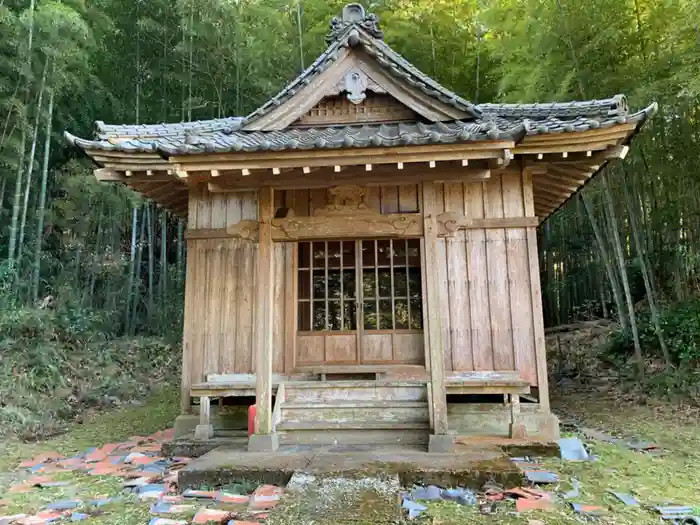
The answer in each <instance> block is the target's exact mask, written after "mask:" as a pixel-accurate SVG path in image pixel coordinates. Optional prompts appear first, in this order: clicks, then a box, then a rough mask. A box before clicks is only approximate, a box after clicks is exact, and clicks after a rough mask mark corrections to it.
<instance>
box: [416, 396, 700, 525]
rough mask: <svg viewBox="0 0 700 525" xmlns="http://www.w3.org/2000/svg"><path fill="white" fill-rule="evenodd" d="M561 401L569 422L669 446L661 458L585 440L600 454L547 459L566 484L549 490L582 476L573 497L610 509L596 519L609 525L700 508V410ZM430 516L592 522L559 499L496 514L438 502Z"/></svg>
mask: <svg viewBox="0 0 700 525" xmlns="http://www.w3.org/2000/svg"><path fill="white" fill-rule="evenodd" d="M554 406H555V410H556V412H557V413H558V415H559V416H560V417H561V418H562V419H565V418H567V417H575V418H576V419H577V420H578V421H580V423H581V424H582V425H586V426H588V427H591V428H598V429H600V430H604V431H606V432H607V433H617V434H618V435H620V436H621V437H623V436H624V437H626V438H631V439H634V438H638V439H643V440H645V441H649V442H653V443H655V444H657V445H659V446H661V447H663V449H664V450H665V451H666V455H664V456H663V457H657V456H652V455H648V454H645V453H640V452H635V451H633V450H629V449H627V448H626V447H624V446H622V445H614V444H606V443H602V442H597V441H590V440H585V441H586V442H587V443H588V444H589V446H590V447H591V449H592V452H593V453H594V454H595V455H596V456H598V460H597V461H594V462H586V463H572V462H563V461H561V460H559V459H556V458H552V459H545V460H544V461H543V464H544V465H545V466H546V467H547V468H549V469H551V470H553V471H555V472H557V473H558V474H559V475H560V478H561V483H560V484H559V485H553V486H551V487H549V489H550V490H552V491H561V492H566V491H568V490H570V489H571V485H570V484H569V482H570V480H571V479H572V478H576V479H577V480H579V482H580V483H581V494H580V497H578V498H575V499H574V501H576V502H579V503H584V504H589V505H598V506H602V507H604V509H605V515H604V516H602V517H600V518H597V519H593V521H595V522H597V523H601V524H610V525H612V524H615V525H633V524H634V525H639V524H647V523H648V524H652V523H660V517H659V515H658V513H655V512H654V510H653V508H652V507H653V506H655V505H659V504H678V505H687V506H690V507H695V508H696V509H697V507H700V491H699V490H698V487H700V431H698V426H697V425H698V423H697V422H698V414H697V412H695V411H693V410H689V409H684V408H683V407H676V406H669V405H667V404H662V403H658V404H653V405H645V406H637V405H634V404H631V403H622V402H620V400H619V399H618V398H616V397H613V396H609V397H605V396H601V395H600V394H595V395H594V394H590V395H584V394H575V395H569V396H560V397H559V398H558V399H555V403H554ZM611 490H612V491H616V492H627V493H630V494H632V495H634V496H635V498H636V499H637V500H638V501H639V502H640V503H641V504H642V505H641V506H640V507H627V506H625V505H624V504H622V503H621V502H620V501H618V500H617V499H616V498H615V497H614V496H613V495H612V494H610V492H609V491H611ZM696 514H697V512H696ZM425 521H426V522H427V523H430V524H431V525H457V524H459V525H463V524H491V523H501V524H505V525H510V524H512V525H516V524H517V525H527V524H530V523H532V522H535V523H536V522H537V521H540V522H542V523H544V524H546V525H565V524H578V523H581V522H582V521H585V520H584V519H582V517H581V516H579V515H576V514H574V512H573V511H572V509H571V507H570V506H569V505H568V504H567V503H566V502H564V501H559V502H557V503H556V506H555V510H554V511H547V512H541V511H537V512H535V511H533V512H528V513H523V514H517V513H516V512H515V507H514V505H513V504H512V503H511V504H510V505H509V504H505V505H503V504H502V505H500V506H497V512H496V514H494V515H484V514H480V512H479V509H478V508H476V507H459V506H457V505H453V504H450V503H438V504H433V505H430V509H429V514H428V517H427V518H426V520H425Z"/></svg>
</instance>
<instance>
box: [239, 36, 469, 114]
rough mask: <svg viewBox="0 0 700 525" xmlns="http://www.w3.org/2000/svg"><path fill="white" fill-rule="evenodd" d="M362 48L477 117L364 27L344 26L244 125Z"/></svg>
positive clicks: (397, 73)
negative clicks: (348, 53) (346, 50)
mask: <svg viewBox="0 0 700 525" xmlns="http://www.w3.org/2000/svg"><path fill="white" fill-rule="evenodd" d="M349 46H350V47H354V46H362V47H363V49H364V50H365V51H366V52H367V53H368V54H369V55H371V56H373V57H375V58H376V60H377V63H378V64H379V65H380V66H382V67H383V68H385V69H386V70H387V71H388V72H389V73H391V74H392V75H393V76H395V77H398V78H400V79H402V80H403V81H405V82H406V83H408V84H409V85H411V86H413V87H415V88H418V89H420V90H421V91H422V92H423V93H425V94H426V95H428V96H430V97H432V98H434V99H436V100H439V101H440V102H442V103H444V104H449V105H451V106H454V107H455V108H457V109H460V110H462V111H464V112H465V113H467V114H468V115H470V116H472V117H478V116H480V113H481V112H480V111H479V109H478V108H477V107H476V106H475V105H474V104H472V103H471V102H469V101H467V100H465V99H463V98H462V97H460V96H459V95H457V94H456V93H453V92H452V91H450V90H449V89H447V88H445V87H443V86H441V85H440V84H439V83H437V82H436V81H435V80H433V79H432V78H430V77H429V76H428V75H426V74H424V73H422V72H421V71H419V70H418V69H417V68H416V67H415V66H413V65H412V64H411V63H410V62H409V61H408V60H406V59H405V58H403V57H402V56H401V55H399V54H398V53H397V52H396V51H394V50H393V49H391V48H390V47H389V46H388V45H387V44H386V43H385V42H384V41H383V40H381V39H379V38H376V36H373V35H372V34H371V32H370V31H368V30H367V28H366V27H363V25H362V24H360V23H350V24H345V25H344V26H343V28H342V29H341V30H340V31H339V32H338V34H337V35H336V36H334V40H332V41H331V44H330V46H329V47H328V49H326V51H325V52H324V53H323V54H321V56H319V57H318V58H317V59H316V61H315V62H314V63H313V64H311V66H309V67H308V68H306V70H304V71H303V72H302V73H301V75H299V76H298V77H297V78H295V79H294V80H293V81H292V82H290V83H289V84H288V85H287V86H286V87H285V88H284V89H282V91H280V92H279V93H278V94H277V95H275V96H274V97H273V98H272V99H270V100H269V101H268V102H266V103H265V104H263V105H262V106H260V107H259V108H258V109H256V110H255V111H253V112H252V113H251V114H250V115H248V116H247V117H246V118H245V123H246V124H247V123H250V122H252V121H254V120H256V119H258V118H260V117H262V116H263V115H266V114H267V113H269V112H270V111H272V110H273V109H274V108H276V107H278V106H280V105H282V104H284V103H285V102H286V101H287V100H289V99H290V98H292V97H293V96H294V95H295V94H296V93H297V92H298V91H299V90H300V89H302V88H303V87H305V86H306V85H307V84H309V83H311V82H312V81H313V80H314V79H315V78H316V77H318V76H319V75H320V74H321V73H323V72H324V71H325V70H326V69H328V68H329V67H330V66H331V65H332V64H333V62H335V61H336V60H337V59H338V58H340V57H341V55H342V49H343V48H346V47H349Z"/></svg>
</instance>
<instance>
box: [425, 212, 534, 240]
mask: <svg viewBox="0 0 700 525" xmlns="http://www.w3.org/2000/svg"><path fill="white" fill-rule="evenodd" d="M437 223H438V235H439V236H440V237H449V236H452V235H454V234H455V232H457V231H459V230H474V229H476V230H478V229H493V228H530V227H536V226H539V224H540V222H539V220H538V219H537V217H504V218H493V219H474V218H471V217H467V216H466V215H461V214H459V213H455V212H447V213H441V214H439V215H438V216H437Z"/></svg>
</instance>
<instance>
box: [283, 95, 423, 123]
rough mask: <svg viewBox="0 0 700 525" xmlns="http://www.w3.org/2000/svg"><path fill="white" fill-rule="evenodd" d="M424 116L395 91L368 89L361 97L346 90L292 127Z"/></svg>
mask: <svg viewBox="0 0 700 525" xmlns="http://www.w3.org/2000/svg"><path fill="white" fill-rule="evenodd" d="M421 120H422V119H421V117H420V116H419V115H418V114H417V113H416V112H415V111H413V110H412V109H411V108H409V107H408V106H405V105H404V104H402V103H401V102H399V101H398V100H396V99H395V98H394V97H392V96H391V95H387V94H382V93H378V92H376V91H370V90H367V92H366V93H365V95H364V98H363V99H362V100H361V101H357V102H354V101H352V100H350V99H349V98H348V97H347V96H345V93H339V94H338V95H334V96H330V97H325V98H324V99H323V100H321V101H320V102H319V103H318V104H316V105H315V106H314V107H313V108H311V109H310V110H309V111H308V112H307V113H306V114H304V115H303V116H302V117H301V118H299V119H298V120H296V121H295V122H293V123H292V124H291V125H290V127H291V128H313V127H324V126H333V125H339V124H342V125H353V124H356V125H361V124H382V123H384V122H419V121H421Z"/></svg>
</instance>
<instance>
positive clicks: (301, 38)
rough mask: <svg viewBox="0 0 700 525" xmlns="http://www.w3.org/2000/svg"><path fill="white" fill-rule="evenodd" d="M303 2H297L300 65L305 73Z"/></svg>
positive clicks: (299, 0) (298, 0)
mask: <svg viewBox="0 0 700 525" xmlns="http://www.w3.org/2000/svg"><path fill="white" fill-rule="evenodd" d="M301 1H302V0H297V32H298V33H299V64H300V65H301V70H302V71H304V69H306V66H305V65H304V38H303V35H304V32H303V30H302V25H301Z"/></svg>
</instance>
